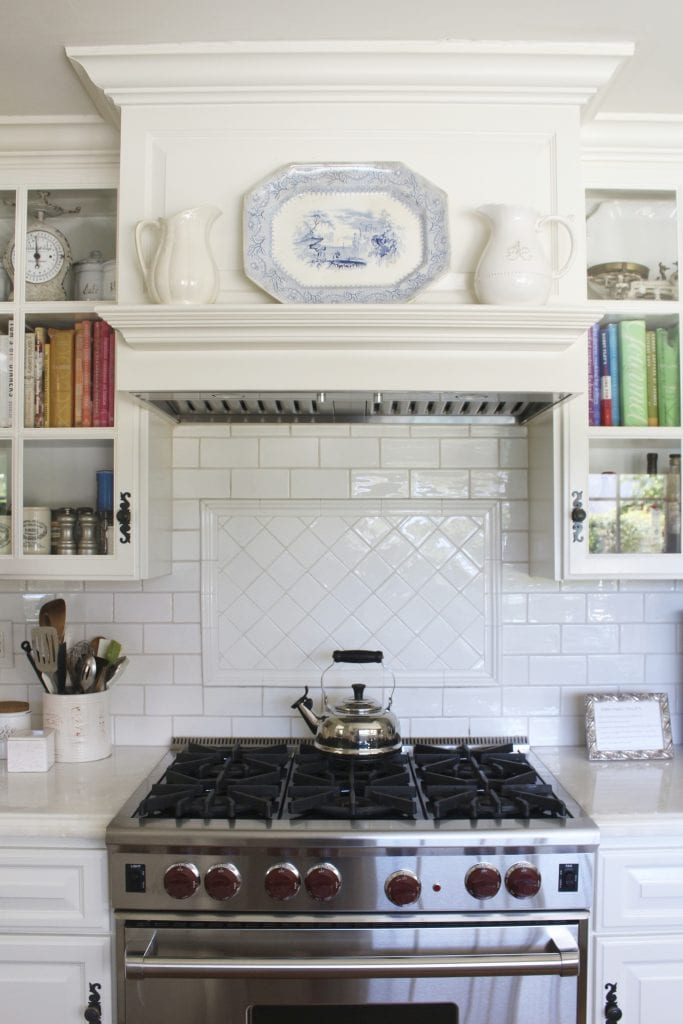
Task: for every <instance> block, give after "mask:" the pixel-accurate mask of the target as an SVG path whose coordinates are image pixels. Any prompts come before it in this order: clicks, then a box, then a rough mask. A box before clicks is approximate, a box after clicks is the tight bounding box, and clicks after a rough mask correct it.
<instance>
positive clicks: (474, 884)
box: [465, 862, 501, 900]
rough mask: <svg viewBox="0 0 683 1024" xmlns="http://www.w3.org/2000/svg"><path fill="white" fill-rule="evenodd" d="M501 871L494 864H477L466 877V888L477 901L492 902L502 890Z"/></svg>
mask: <svg viewBox="0 0 683 1024" xmlns="http://www.w3.org/2000/svg"><path fill="white" fill-rule="evenodd" d="M500 883H501V878H500V871H499V870H498V868H495V867H494V866H493V864H485V863H483V862H482V863H481V864H475V865H474V867H471V868H470V870H469V871H468V872H467V874H466V875H465V888H466V889H467V891H468V893H469V894H470V896H474V898H475V900H490V899H491V898H492V897H493V896H495V895H496V893H497V892H498V890H499V889H500Z"/></svg>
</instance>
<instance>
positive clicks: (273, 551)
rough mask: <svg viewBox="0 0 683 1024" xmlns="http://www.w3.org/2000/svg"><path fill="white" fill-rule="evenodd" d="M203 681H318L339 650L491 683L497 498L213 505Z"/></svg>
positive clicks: (205, 577) (207, 512)
mask: <svg viewBox="0 0 683 1024" xmlns="http://www.w3.org/2000/svg"><path fill="white" fill-rule="evenodd" d="M202 531H203V536H202V551H203V552H204V555H203V558H202V633H203V642H204V651H205V682H207V683H216V684H217V683H228V682H234V681H237V680H239V681H240V682H246V681H249V680H253V679H254V677H255V676H256V675H258V678H259V679H260V680H261V681H263V680H264V679H265V678H268V679H271V680H272V679H273V677H274V676H277V675H278V674H286V675H288V676H291V674H292V673H301V674H304V673H315V674H316V675H318V674H319V673H320V672H321V671H322V669H324V668H325V667H326V666H327V665H329V663H330V659H331V652H332V651H333V650H336V649H369V650H382V651H384V655H385V663H386V664H387V666H390V667H391V668H392V669H393V671H394V672H396V673H408V674H415V673H419V674H420V675H422V676H426V675H429V676H430V677H433V676H435V675H438V676H439V677H441V678H444V679H445V678H446V677H451V678H452V679H455V678H479V679H486V678H493V677H494V676H495V667H494V664H493V661H494V648H495V642H494V641H495V626H496V623H497V608H498V599H499V586H498V575H499V570H500V555H499V536H498V524H497V510H496V508H495V506H494V505H493V503H491V504H485V503H481V502H464V501H463V502H457V501H441V502H436V503H431V502H430V503H429V504H427V503H426V502H412V503H410V502H407V503H401V504H400V505H399V504H392V503H388V502H387V503H384V504H382V505H381V506H375V505H371V503H370V502H364V501H360V500H359V501H350V502H341V501H329V502H325V501H320V502H296V501H292V502H287V503H282V502H275V501H273V502H269V501H254V502H249V501H234V502H230V501H225V502H206V503H204V506H203V519H202Z"/></svg>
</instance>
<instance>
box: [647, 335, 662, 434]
mask: <svg viewBox="0 0 683 1024" xmlns="http://www.w3.org/2000/svg"><path fill="white" fill-rule="evenodd" d="M645 358H646V362H647V425H648V427H656V426H658V425H659V410H658V407H657V400H658V397H657V334H656V332H655V331H646V332H645Z"/></svg>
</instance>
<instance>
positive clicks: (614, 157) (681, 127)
mask: <svg viewBox="0 0 683 1024" xmlns="http://www.w3.org/2000/svg"><path fill="white" fill-rule="evenodd" d="M581 158H582V160H583V161H584V162H585V163H590V162H599V161H604V160H610V161H623V162H625V163H631V162H633V163H641V162H642V161H643V160H646V161H647V162H648V163H657V162H659V163H667V164H668V163H679V162H681V161H683V115H677V114H598V115H597V117H596V118H595V119H594V120H593V121H591V122H589V123H586V124H583V125H582V126H581Z"/></svg>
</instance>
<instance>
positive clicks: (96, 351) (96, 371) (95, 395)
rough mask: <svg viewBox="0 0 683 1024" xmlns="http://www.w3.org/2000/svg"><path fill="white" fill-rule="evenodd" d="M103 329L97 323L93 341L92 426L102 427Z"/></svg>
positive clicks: (99, 322)
mask: <svg viewBox="0 0 683 1024" xmlns="http://www.w3.org/2000/svg"><path fill="white" fill-rule="evenodd" d="M102 327H103V323H102V321H101V320H96V321H95V330H94V333H93V340H92V425H93V427H101V426H102V374H103V370H104V359H103V358H102Z"/></svg>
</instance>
